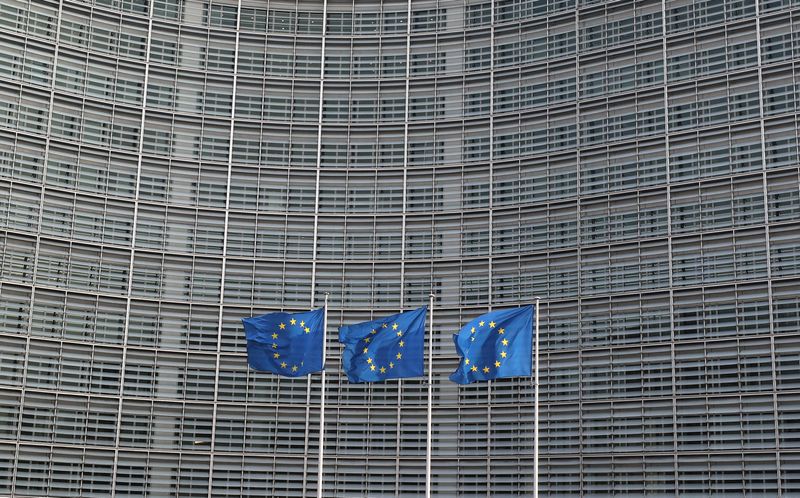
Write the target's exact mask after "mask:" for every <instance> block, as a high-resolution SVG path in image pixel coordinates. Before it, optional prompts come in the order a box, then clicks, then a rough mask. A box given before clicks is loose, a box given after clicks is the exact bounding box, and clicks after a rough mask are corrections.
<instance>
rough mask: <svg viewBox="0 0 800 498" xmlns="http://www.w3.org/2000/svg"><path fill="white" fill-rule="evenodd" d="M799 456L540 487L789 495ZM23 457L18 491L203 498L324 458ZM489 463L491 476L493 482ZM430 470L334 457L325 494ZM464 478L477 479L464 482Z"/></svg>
mask: <svg viewBox="0 0 800 498" xmlns="http://www.w3.org/2000/svg"><path fill="white" fill-rule="evenodd" d="M0 458H2V459H3V460H5V461H8V462H13V461H14V458H15V452H14V447H13V446H11V445H7V446H3V447H2V456H0ZM798 460H800V457H798V456H797V454H795V453H791V452H781V453H780V456H778V455H776V454H775V453H741V454H719V455H711V456H709V455H692V454H679V455H678V456H677V457H673V456H672V455H664V456H624V457H586V458H585V459H584V460H578V459H577V458H574V459H569V458H565V459H546V460H544V461H543V462H542V465H541V474H540V489H541V490H542V491H543V492H545V493H547V494H548V496H570V497H574V496H580V495H581V493H582V492H587V490H592V491H590V492H598V493H599V492H606V491H607V490H608V489H610V487H611V486H612V485H613V487H614V489H615V493H619V494H622V493H624V494H631V495H637V496H641V495H643V494H648V495H653V496H672V495H673V494H674V493H675V492H676V491H677V492H680V493H681V494H682V495H690V494H692V493H701V492H702V490H707V489H711V488H713V489H715V490H716V494H719V495H720V496H725V497H738V496H741V493H742V491H741V490H742V489H747V490H748V492H749V493H750V494H753V495H754V496H776V495H778V493H779V492H783V493H784V494H789V495H790V494H792V493H794V492H796V491H797V489H798V488H797V486H796V483H795V481H794V480H793V479H792V472H794V471H795V470H796V468H797V467H798V465H800V464H798ZM18 461H19V464H20V472H19V473H18V474H17V476H16V481H15V484H16V489H17V492H19V493H26V494H46V493H48V492H54V493H55V492H58V493H60V494H66V493H75V494H77V493H80V494H81V495H82V496H89V497H103V496H108V495H109V494H111V492H112V491H111V483H112V482H116V488H115V495H116V496H138V497H142V496H170V497H177V496H181V497H203V496H207V494H208V493H209V492H213V493H214V496H262V495H263V493H264V489H265V488H267V489H269V490H270V492H275V493H276V495H280V496H292V497H295V496H296V497H300V496H306V495H313V494H314V493H315V492H316V481H315V478H316V472H317V470H316V459H315V458H309V459H308V467H307V469H306V470H305V472H304V471H303V470H302V469H303V467H304V464H303V463H302V461H301V460H297V459H292V458H290V457H258V456H244V457H242V456H236V455H233V456H226V455H216V456H215V458H214V461H213V464H211V463H210V459H209V456H208V455H187V454H183V455H179V454H177V453H163V452H161V453H160V452H155V451H154V452H149V453H148V452H129V451H125V452H120V454H119V458H118V466H117V469H116V474H115V472H114V466H113V452H111V451H103V450H86V451H84V450H82V449H71V448H63V447H53V448H50V447H37V446H29V445H22V446H21V447H20V449H19V460H18ZM42 462H52V463H47V464H45V463H42ZM487 466H488V468H490V469H491V470H490V472H491V475H492V476H493V478H492V479H486V478H485V476H486V473H487ZM424 467H425V465H424V462H423V461H421V460H405V459H401V460H397V461H395V460H394V459H388V460H386V459H377V458H373V459H357V458H354V459H351V460H341V459H340V460H336V461H334V459H331V460H330V461H326V463H325V469H326V470H325V479H326V483H328V484H330V488H328V489H329V490H327V491H325V492H324V495H323V496H325V497H333V496H339V494H341V493H342V492H348V491H349V492H352V493H358V492H361V490H363V489H364V488H365V487H366V489H368V490H369V492H370V495H371V496H393V495H394V493H395V491H396V490H398V489H399V490H400V491H401V492H402V493H404V494H409V495H410V494H414V495H417V494H421V493H423V492H424V490H423V484H422V483H423V482H424V476H425V469H424ZM532 468H533V462H532V460H531V459H530V458H522V457H510V458H509V457H506V458H502V457H498V458H496V459H492V460H488V461H486V460H470V459H463V460H457V461H453V460H439V459H434V460H433V462H432V472H435V475H436V476H438V477H439V479H436V480H434V482H433V483H432V490H433V492H434V493H436V494H438V495H441V496H486V495H487V494H490V493H491V494H492V495H494V494H502V495H503V496H529V495H530V493H531V492H532V486H531V484H530V474H531V473H532ZM779 468H780V470H778V469H779ZM112 476H113V477H114V479H113V480H112ZM520 476H522V477H523V478H522V479H521V477H520ZM0 478H2V480H1V481H0V490H2V491H6V492H10V490H11V485H12V474H11V472H8V473H6V474H0ZM464 478H469V481H468V482H467V483H464V482H462V479H464ZM209 483H210V484H209ZM365 483H366V484H365ZM209 485H210V486H211V491H209ZM324 489H325V488H324ZM581 490H583V491H581Z"/></svg>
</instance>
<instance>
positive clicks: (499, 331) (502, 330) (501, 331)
mask: <svg viewBox="0 0 800 498" xmlns="http://www.w3.org/2000/svg"><path fill="white" fill-rule="evenodd" d="M497 333H498V334H500V335H503V334H505V333H506V329H499V330H498V331H497Z"/></svg>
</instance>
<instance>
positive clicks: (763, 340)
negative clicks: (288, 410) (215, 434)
mask: <svg viewBox="0 0 800 498" xmlns="http://www.w3.org/2000/svg"><path fill="white" fill-rule="evenodd" d="M335 318H338V317H335ZM332 323H333V324H334V325H337V326H338V324H339V322H338V320H335V321H333V322H332ZM438 327H442V325H441V324H439V325H438ZM449 330H457V325H456V326H455V327H452V328H449ZM449 330H441V332H440V333H438V334H436V335H437V337H436V339H434V342H435V343H437V344H436V356H434V358H435V361H434V364H433V376H434V379H435V386H436V387H435V389H436V399H437V400H438V401H437V403H438V404H440V405H451V404H452V405H459V406H462V405H473V404H477V405H486V404H488V399H489V398H488V397H489V396H490V393H488V392H486V390H485V388H484V387H482V386H481V385H477V386H473V387H470V388H463V389H462V388H459V387H458V386H457V385H456V384H453V383H452V382H449V381H448V380H447V377H448V375H449V374H450V373H451V372H452V371H453V370H454V369H455V368H456V366H457V363H458V362H457V359H456V358H455V350H454V348H453V346H452V342H450V341H449V338H448V340H447V341H445V340H444V337H443V336H444V335H449V334H446V332H447V331H449ZM793 332H795V331H793ZM242 335H243V334H242V332H241V328H239V336H240V337H241V336H242ZM332 335H333V334H329V337H328V343H329V350H330V351H329V352H330V354H329V357H328V366H329V379H328V384H327V386H328V394H327V396H328V400H329V401H330V402H331V404H332V405H334V406H340V405H358V406H363V405H376V406H382V405H385V406H389V407H394V406H396V405H397V404H398V403H399V404H400V405H402V406H418V407H421V406H424V405H425V403H426V402H427V399H426V393H425V391H426V389H425V388H424V383H423V379H421V378H418V379H413V380H412V379H409V380H404V381H403V386H404V387H405V389H404V394H403V395H402V400H399V401H398V399H397V396H398V390H397V386H396V385H394V383H389V384H381V385H380V386H377V387H375V388H372V387H369V386H364V385H358V384H350V383H348V382H347V378H346V376H345V375H344V373H343V372H342V371H341V370H340V362H339V357H340V356H341V350H342V347H341V344H338V343H336V342H335V339H334V338H333V337H331V336H332ZM240 340H241V339H240ZM445 343H446V344H445ZM0 344H2V351H0V359H2V360H3V365H4V368H3V371H2V376H1V377H0V383H2V385H5V386H18V387H22V386H25V387H27V388H28V389H44V390H58V391H61V392H67V393H84V394H96V395H108V396H112V397H113V396H116V395H117V394H118V393H119V392H120V390H122V393H123V394H125V395H126V396H129V397H137V398H158V399H173V400H175V399H177V400H184V399H185V400H195V401H211V400H214V399H215V392H216V396H217V397H216V399H218V400H219V401H233V402H242V401H244V402H248V403H275V402H276V400H280V403H281V405H291V404H299V405H301V406H302V405H303V404H304V403H306V399H307V398H306V397H307V393H306V389H307V382H306V379H297V380H294V381H291V382H289V381H287V380H286V379H280V378H279V377H275V376H272V375H269V374H257V373H256V372H254V371H251V370H249V369H248V367H247V363H246V358H245V355H244V354H239V355H237V356H230V355H223V356H220V357H219V358H218V357H217V356H216V355H210V354H201V353H181V352H178V351H165V350H151V349H140V348H136V347H128V348H127V349H126V351H125V353H124V357H125V361H124V364H123V362H122V358H123V349H122V348H119V347H108V346H100V345H93V346H88V345H85V344H81V343H72V342H58V341H49V340H42V339H38V338H36V337H34V338H32V339H30V341H29V345H28V346H27V347H26V338H25V336H16V337H15V336H0ZM773 347H774V354H773V353H772V352H771V348H773ZM442 354H444V355H446V357H442V356H440V355H442ZM798 354H800V347H799V346H798V341H797V336H796V335H781V336H775V337H774V339H772V338H771V337H769V336H763V337H741V338H729V339H724V340H713V341H699V342H697V341H691V342H686V341H683V342H675V343H672V344H669V343H667V344H660V345H633V346H630V347H622V346H620V347H616V348H612V349H586V350H583V351H580V352H574V351H572V352H543V353H542V355H541V360H540V362H541V370H540V374H541V384H540V386H541V399H542V401H543V402H547V403H556V405H554V406H555V407H559V408H561V407H563V404H562V403H563V402H577V401H578V400H583V401H584V402H588V401H603V400H633V399H642V398H664V397H666V398H667V399H669V397H670V396H672V395H673V393H675V394H677V395H678V396H699V395H718V394H731V395H735V394H737V393H759V392H763V393H770V392H772V390H773V389H774V388H775V389H777V390H778V391H779V392H790V391H796V390H797V389H798V387H799V386H800V370H798V368H797V357H798ZM26 360H27V361H26ZM217 362H218V363H219V364H218V365H217ZM773 363H774V371H773ZM773 383H774V385H775V387H773ZM484 386H485V385H484ZM315 390H316V389H315ZM366 390H369V393H370V394H371V396H370V400H369V401H365V395H366V394H368V393H367V392H366ZM496 390H498V392H497V393H494V394H495V395H497V396H496V397H495V396H492V397H491V399H492V403H493V404H494V406H503V405H508V406H511V405H513V406H516V405H517V404H518V403H521V402H525V403H528V404H530V403H531V402H532V400H531V397H532V390H533V387H532V380H531V379H530V378H527V377H526V378H517V379H515V380H504V381H503V382H498V384H497V385H496ZM470 393H471V394H470ZM473 394H474V396H473ZM373 397H374V398H375V399H372V398H373ZM523 399H524V400H525V401H523ZM679 404H680V403H679ZM795 405H796V403H795ZM596 410H597V411H598V413H603V414H605V415H606V416H608V415H609V412H610V411H611V410H609V409H608V407H603V406H600V407H598V408H596ZM794 411H796V408H795V410H794ZM793 417H794V416H792V417H791V418H790V420H791V419H792V418H793ZM567 419H568V420H569V422H570V423H572V421H573V420H574V418H573V417H571V416H567V417H566V419H565V420H567ZM670 426H671V424H670ZM770 432H773V431H770ZM607 436H608V435H607ZM789 439H790V440H789V441H786V442H785V445H787V446H794V447H797V446H798V444H799V443H798V440H797V438H796V437H795V436H789ZM698 443H699V442H698ZM576 444H577V441H576ZM666 449H667V448H657V450H659V451H664V450H666ZM687 449H699V448H687ZM704 449H713V448H704ZM717 449H720V448H717ZM585 450H586V448H585V447H584V451H585ZM574 451H578V448H572V449H571V450H568V451H567V452H574ZM603 451H605V450H603ZM623 451H633V450H623Z"/></svg>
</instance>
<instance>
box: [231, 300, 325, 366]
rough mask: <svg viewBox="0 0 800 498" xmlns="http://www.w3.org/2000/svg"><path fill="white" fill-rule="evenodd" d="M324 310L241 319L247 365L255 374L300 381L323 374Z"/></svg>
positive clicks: (279, 313)
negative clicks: (312, 375) (311, 375)
mask: <svg viewBox="0 0 800 498" xmlns="http://www.w3.org/2000/svg"><path fill="white" fill-rule="evenodd" d="M324 315H325V309H324V308H320V309H318V310H312V311H306V312H303V313H283V312H278V313H268V314H266V315H261V316H254V317H251V318H242V323H243V324H244V331H245V334H246V335H247V363H248V364H249V365H250V367H251V368H253V369H255V370H262V371H266V372H272V373H276V374H278V375H284V376H286V377H300V376H303V375H307V374H310V373H313V372H319V371H321V370H322V368H323V365H322V341H324V340H325V331H324V330H323V327H324V323H323V322H324Z"/></svg>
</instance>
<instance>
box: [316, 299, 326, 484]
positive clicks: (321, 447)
mask: <svg viewBox="0 0 800 498" xmlns="http://www.w3.org/2000/svg"><path fill="white" fill-rule="evenodd" d="M327 349H328V293H327V292H326V293H325V313H324V314H323V318H322V390H321V392H320V401H319V462H318V463H317V498H322V463H323V456H324V452H323V450H324V448H325V354H326V353H327Z"/></svg>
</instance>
